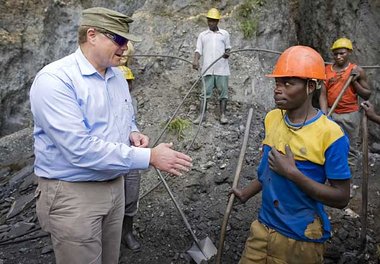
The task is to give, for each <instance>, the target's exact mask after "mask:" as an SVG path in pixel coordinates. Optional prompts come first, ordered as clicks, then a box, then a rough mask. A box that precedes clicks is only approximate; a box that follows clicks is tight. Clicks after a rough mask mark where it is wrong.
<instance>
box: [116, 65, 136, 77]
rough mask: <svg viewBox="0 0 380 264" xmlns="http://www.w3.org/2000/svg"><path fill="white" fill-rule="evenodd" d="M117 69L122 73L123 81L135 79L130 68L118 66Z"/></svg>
mask: <svg viewBox="0 0 380 264" xmlns="http://www.w3.org/2000/svg"><path fill="white" fill-rule="evenodd" d="M118 68H119V69H120V70H121V71H122V73H123V76H124V79H126V80H134V79H135V76H134V75H133V72H132V70H131V69H130V68H128V67H127V66H119V67H118Z"/></svg>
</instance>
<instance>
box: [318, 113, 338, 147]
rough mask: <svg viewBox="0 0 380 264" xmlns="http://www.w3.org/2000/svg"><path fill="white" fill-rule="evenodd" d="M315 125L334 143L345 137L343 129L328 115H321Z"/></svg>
mask: <svg viewBox="0 0 380 264" xmlns="http://www.w3.org/2000/svg"><path fill="white" fill-rule="evenodd" d="M315 124H316V126H317V127H318V130H319V131H322V132H323V134H324V135H325V136H327V137H329V138H331V139H332V140H333V141H335V139H338V138H340V137H342V136H344V132H343V129H342V128H341V127H340V126H339V125H338V124H337V123H336V122H335V121H334V120H332V119H330V118H329V117H327V116H326V115H321V117H320V118H319V119H318V120H317V122H315Z"/></svg>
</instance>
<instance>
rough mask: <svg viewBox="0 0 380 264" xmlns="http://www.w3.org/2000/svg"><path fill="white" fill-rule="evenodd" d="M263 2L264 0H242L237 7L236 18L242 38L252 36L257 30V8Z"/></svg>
mask: <svg viewBox="0 0 380 264" xmlns="http://www.w3.org/2000/svg"><path fill="white" fill-rule="evenodd" d="M264 4H265V0H244V2H243V3H242V4H241V5H240V6H239V8H238V10H237V11H238V19H239V20H240V29H241V31H243V35H244V38H246V39H249V38H252V37H253V35H254V34H255V33H256V31H257V26H258V23H259V21H258V20H259V19H258V10H259V8H260V7H261V6H263V5H264Z"/></svg>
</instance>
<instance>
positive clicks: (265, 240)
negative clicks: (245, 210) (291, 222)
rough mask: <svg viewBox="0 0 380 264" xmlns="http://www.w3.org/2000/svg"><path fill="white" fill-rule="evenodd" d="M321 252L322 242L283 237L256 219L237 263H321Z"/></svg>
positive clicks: (322, 249)
mask: <svg viewBox="0 0 380 264" xmlns="http://www.w3.org/2000/svg"><path fill="white" fill-rule="evenodd" d="M323 252H324V245H323V244H322V243H312V242H305V241H297V240H294V239H291V238H288V237H285V236H283V235H281V234H280V233H278V232H276V231H275V230H274V229H271V228H268V227H266V226H265V225H263V224H261V223H260V222H259V221H257V220H256V221H254V222H253V223H252V224H251V229H250V235H249V237H248V239H247V241H246V243H245V248H244V251H243V254H242V256H241V259H240V261H239V264H253V263H255V264H306V263H307V264H322V263H323Z"/></svg>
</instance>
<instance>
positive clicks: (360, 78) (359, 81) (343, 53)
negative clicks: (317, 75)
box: [319, 48, 371, 113]
mask: <svg viewBox="0 0 380 264" xmlns="http://www.w3.org/2000/svg"><path fill="white" fill-rule="evenodd" d="M350 55H351V50H349V49H346V48H341V49H335V50H333V56H334V61H335V62H334V64H333V69H334V71H337V72H339V71H342V70H344V69H345V68H346V67H347V66H348V65H349V63H350V61H349V57H350ZM351 74H352V75H353V76H354V77H353V78H352V81H351V83H352V86H353V87H354V89H355V91H356V93H357V94H358V95H359V96H360V97H361V98H363V99H364V100H368V99H369V97H370V95H371V90H370V89H369V85H368V81H367V75H366V73H365V71H364V70H363V69H362V68H361V67H359V66H356V67H355V68H354V69H352V72H351ZM319 104H320V107H321V110H322V111H323V112H324V113H327V108H328V106H327V90H326V87H325V86H324V85H322V89H321V95H320V99H319Z"/></svg>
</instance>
